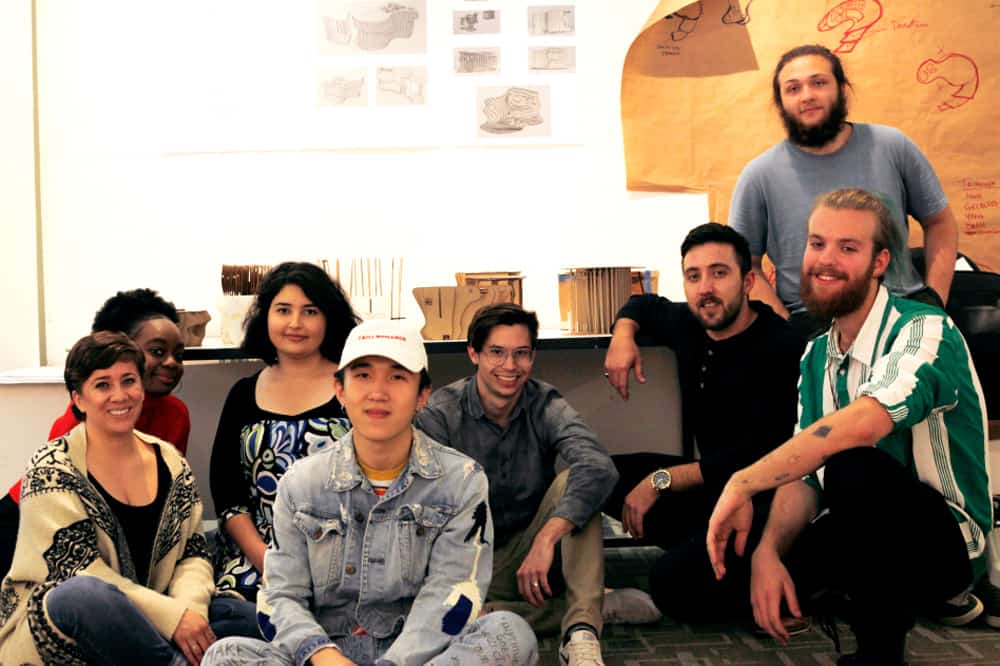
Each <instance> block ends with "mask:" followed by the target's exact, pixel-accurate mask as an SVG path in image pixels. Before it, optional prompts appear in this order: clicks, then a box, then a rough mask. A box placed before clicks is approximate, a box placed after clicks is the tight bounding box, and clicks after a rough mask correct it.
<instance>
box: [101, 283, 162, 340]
mask: <svg viewBox="0 0 1000 666" xmlns="http://www.w3.org/2000/svg"><path fill="white" fill-rule="evenodd" d="M150 319H169V320H170V321H172V322H174V323H175V324H177V325H180V322H181V318H180V316H178V314H177V308H175V307H174V304H173V303H171V302H170V301H165V300H163V298H161V297H160V295H159V294H158V293H156V292H155V291H153V290H152V289H132V290H131V291H119V292H118V293H117V294H115V295H114V296H112V297H111V298H109V299H108V300H106V301H104V305H102V306H101V309H100V310H98V311H97V314H96V315H94V323H93V324H92V325H91V326H90V330H91V331H120V332H122V333H124V334H125V335H127V336H129V337H130V338H134V337H135V336H136V334H137V333H138V332H139V328H140V327H141V326H142V324H143V323H145V322H147V321H149V320H150Z"/></svg>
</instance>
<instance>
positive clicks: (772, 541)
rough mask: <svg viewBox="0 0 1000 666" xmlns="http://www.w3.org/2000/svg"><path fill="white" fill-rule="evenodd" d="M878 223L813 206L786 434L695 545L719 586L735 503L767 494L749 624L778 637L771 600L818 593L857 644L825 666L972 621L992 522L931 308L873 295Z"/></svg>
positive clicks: (968, 406) (971, 414)
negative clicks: (793, 407) (835, 606)
mask: <svg viewBox="0 0 1000 666" xmlns="http://www.w3.org/2000/svg"><path fill="white" fill-rule="evenodd" d="M891 215H892V214H891V213H890V211H889V210H888V209H887V208H886V206H885V205H884V204H883V203H882V201H881V199H880V198H879V197H877V196H875V195H873V194H871V193H869V192H865V191H863V190H851V189H845V190H837V191H834V192H830V193H829V194H826V195H824V196H822V197H821V198H820V199H819V200H818V202H817V204H816V208H815V209H814V210H813V212H812V214H811V215H810V217H809V241H808V244H807V247H806V252H805V256H804V258H803V261H802V298H803V300H804V301H805V303H806V305H807V307H808V308H809V310H810V312H812V313H814V314H816V315H821V316H825V317H830V318H832V320H833V325H832V327H831V329H830V331H829V332H827V333H825V334H823V335H820V336H819V337H818V338H816V339H815V340H813V341H812V342H811V343H810V344H809V346H808V347H807V348H806V352H805V355H804V356H803V358H802V379H801V382H800V386H799V410H800V418H799V427H798V431H797V433H796V435H795V436H794V437H792V438H791V439H790V440H789V441H788V442H786V443H785V444H783V445H782V446H780V447H779V448H777V449H775V450H774V451H772V452H771V453H769V454H767V455H766V456H765V457H764V458H762V459H761V460H759V461H758V462H756V463H754V464H753V465H751V466H750V467H747V468H746V469H743V470H740V471H738V472H736V473H735V474H733V476H732V478H731V479H730V480H729V483H728V484H726V488H725V490H724V491H723V493H722V495H721V497H720V498H719V502H718V504H717V505H716V507H715V511H714V512H713V514H712V517H711V519H710V521H709V529H708V537H707V543H708V549H709V554H710V557H711V559H712V564H713V566H714V567H715V569H716V573H717V575H718V576H719V577H720V578H721V577H722V576H723V575H724V574H725V573H726V571H727V569H728V567H727V566H726V562H725V560H724V557H723V554H724V552H725V550H726V544H727V542H728V540H729V536H730V535H731V534H732V533H733V532H734V531H735V550H736V552H737V553H739V554H742V553H743V552H744V547H745V543H746V539H747V533H748V531H749V528H750V525H751V518H752V514H753V509H752V508H751V507H752V505H751V502H750V499H751V497H752V496H753V495H754V494H755V493H759V492H761V491H764V490H768V489H771V488H776V487H777V488H778V491H777V493H776V495H775V498H774V502H773V504H772V507H771V513H770V516H769V517H768V520H767V526H766V527H765V529H764V534H763V536H762V537H761V539H760V544H759V545H758V546H757V548H756V550H754V553H753V559H752V578H751V581H752V584H751V598H752V601H753V607H754V617H755V619H756V620H757V623H758V624H759V625H760V626H761V627H763V628H764V629H766V630H767V631H768V633H770V634H771V635H772V636H774V637H775V638H777V639H778V640H781V641H786V640H787V639H788V634H787V632H786V631H785V629H784V627H783V626H782V624H781V622H780V617H781V613H782V605H783V603H784V604H787V608H788V610H790V611H791V613H792V614H793V615H799V614H800V612H801V610H800V609H801V605H800V601H801V602H807V601H809V600H810V598H811V597H812V596H813V594H814V593H816V592H818V591H823V590H826V591H828V592H832V593H833V594H828V595H827V598H828V599H830V598H838V599H841V600H842V601H843V606H842V608H840V609H839V611H838V612H837V614H840V615H842V616H843V617H844V619H846V620H847V621H848V622H849V624H850V626H851V629H852V630H853V631H854V634H855V636H856V638H857V645H858V648H857V652H856V653H855V654H852V655H847V656H845V657H843V658H841V659H840V661H838V663H839V664H880V665H881V664H893V665H898V664H902V663H903V654H904V647H905V642H906V634H907V633H908V632H909V630H910V629H911V628H912V627H913V625H914V622H915V617H916V612H917V610H918V609H922V608H928V607H933V606H937V607H940V610H939V612H938V614H939V616H942V615H943V616H949V617H950V618H951V620H953V622H951V623H952V624H960V623H962V622H965V621H969V620H970V619H971V618H974V617H975V616H976V615H977V614H978V613H979V612H981V611H982V604H981V602H979V600H978V599H976V598H975V597H973V596H972V595H969V594H967V591H968V589H969V588H970V587H971V585H972V584H973V582H974V581H975V580H976V579H977V578H978V577H979V576H981V575H982V574H983V572H984V571H985V569H986V561H985V560H986V558H985V557H984V551H985V547H986V537H987V535H988V533H989V531H990V528H991V525H992V523H993V520H992V502H991V499H990V493H989V472H988V468H987V455H988V452H987V442H986V436H985V433H986V418H985V409H984V400H983V394H982V390H981V389H980V387H979V379H978V378H977V377H976V372H975V369H974V368H973V366H972V361H971V359H970V357H969V351H968V347H967V346H966V345H965V340H963V339H962V335H961V333H959V331H958V329H957V328H955V325H954V323H953V322H952V321H951V320H950V319H948V317H947V316H946V315H945V314H944V312H942V311H941V310H940V309H939V308H936V307H932V306H928V305H925V304H923V303H917V302H915V301H912V300H906V299H901V298H899V297H897V296H894V295H893V294H891V293H890V292H889V290H888V289H886V288H885V287H884V286H883V285H882V284H881V281H882V276H883V275H884V274H885V271H886V269H887V268H888V266H889V265H890V263H891V262H892V261H895V260H896V259H895V258H894V257H892V256H891V254H890V250H889V248H891V247H895V245H894V244H893V234H894V233H895V229H896V227H895V225H894V222H893V219H892V216H891ZM806 475H808V477H807V478H805V479H803V477H804V476H806ZM779 486H780V487H779ZM821 510H822V511H823V512H824V513H823V515H822V516H821V517H820V518H818V519H817V520H815V521H813V519H814V518H816V516H818V515H819V513H820V511H821ZM837 649H838V651H839V642H837Z"/></svg>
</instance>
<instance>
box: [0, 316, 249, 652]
mask: <svg viewBox="0 0 1000 666" xmlns="http://www.w3.org/2000/svg"><path fill="white" fill-rule="evenodd" d="M144 369H145V353H144V351H143V350H142V349H140V348H139V346H138V345H136V343H135V342H134V341H132V340H131V339H130V338H129V337H128V336H126V335H125V334H124V333H112V332H110V331H98V332H97V333H93V334H91V335H88V336H86V337H84V338H82V339H81V340H80V341H78V342H77V343H76V344H75V345H74V346H73V348H72V349H71V350H70V353H69V356H68V357H67V360H66V369H65V371H64V378H65V381H66V388H67V390H68V391H69V394H70V397H71V398H72V400H73V407H74V409H75V410H76V412H77V413H78V414H79V418H80V420H81V423H80V424H78V425H77V426H76V427H74V428H73V429H72V430H71V431H70V432H69V433H68V434H66V435H65V436H62V437H58V438H56V439H53V440H52V441H50V442H48V443H47V444H45V445H44V446H43V447H42V448H41V449H39V450H38V451H37V452H36V453H35V455H34V456H33V457H32V460H31V463H30V464H29V466H28V471H27V473H26V474H25V477H24V483H23V488H22V494H21V499H22V504H23V506H24V508H25V512H24V519H23V520H22V522H21V526H20V531H19V532H18V538H17V546H16V549H15V552H14V559H13V562H12V564H11V569H10V572H9V575H8V576H7V578H6V579H5V580H4V582H3V590H4V593H3V607H2V613H0V662H2V663H58V664H78V663H84V662H86V663H115V664H126V663H179V662H181V661H184V660H187V661H188V662H190V663H198V661H199V660H200V659H201V655H202V654H203V653H204V651H205V650H207V649H208V647H209V646H210V645H211V644H212V643H213V642H214V641H215V640H216V638H217V637H222V636H229V635H248V634H252V633H254V632H255V621H254V607H253V605H252V604H249V603H246V602H240V601H238V600H234V599H223V598H216V599H214V600H213V599H212V598H211V597H212V591H213V589H212V588H213V586H212V570H211V565H210V563H209V561H208V551H207V548H206V546H205V538H204V537H203V536H202V534H201V513H202V508H201V501H200V500H199V499H198V493H197V491H196V489H195V484H194V477H193V475H192V474H191V469H190V468H189V467H188V465H187V462H186V461H185V460H184V458H183V457H182V456H181V455H180V454H179V453H178V452H177V450H176V449H175V448H174V447H172V446H170V445H169V444H168V443H166V442H164V441H163V440H161V439H158V438H157V437H154V436H152V435H147V434H145V433H142V432H139V431H137V430H135V429H134V427H135V424H136V421H137V420H138V418H139V414H140V410H141V408H142V404H143V397H144V391H143V387H142V377H143V371H144ZM165 516H171V517H172V518H173V519H170V520H167V519H165V518H164V517H165Z"/></svg>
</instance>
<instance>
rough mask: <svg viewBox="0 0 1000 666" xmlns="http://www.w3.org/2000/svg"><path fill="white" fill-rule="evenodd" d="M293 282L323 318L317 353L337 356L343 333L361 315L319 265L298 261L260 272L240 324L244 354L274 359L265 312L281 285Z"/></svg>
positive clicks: (329, 357)
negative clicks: (247, 308)
mask: <svg viewBox="0 0 1000 666" xmlns="http://www.w3.org/2000/svg"><path fill="white" fill-rule="evenodd" d="M289 284H294V285H296V286H298V287H299V288H300V289H302V291H303V292H305V295H306V296H307V297H308V298H309V300H310V301H312V303H313V305H315V306H316V307H318V308H319V309H320V312H322V313H323V316H324V317H325V318H326V335H325V336H324V337H323V343H322V344H321V345H320V347H319V353H320V354H322V355H323V357H324V358H326V359H327V360H329V361H333V362H334V363H336V362H338V361H339V360H340V352H341V351H343V349H344V342H345V341H346V340H347V334H348V333H350V332H351V330H352V329H353V328H354V327H355V326H357V325H358V324H359V323H360V322H361V319H360V318H359V317H358V315H356V314H355V313H354V309H353V308H352V307H351V303H350V301H349V300H347V295H346V294H344V290H343V289H341V287H340V285H339V284H337V283H336V282H335V281H334V280H333V279H332V278H331V277H330V276H329V275H327V274H326V271H324V270H323V269H322V268H320V267H319V266H316V265H315V264H310V263H307V262H302V261H286V262H285V263H283V264H278V265H277V266H275V267H274V268H272V269H271V270H270V271H268V273H267V275H265V276H264V279H263V280H262V281H261V283H260V287H259V288H258V290H257V298H255V299H254V301H253V305H251V306H250V309H249V310H248V311H247V316H246V319H245V320H244V321H243V327H244V329H246V335H244V336H243V344H241V345H240V349H242V350H243V353H245V354H246V355H247V356H251V357H254V358H259V359H261V360H262V361H264V362H265V363H267V364H268V365H274V364H275V363H277V362H278V351H277V350H276V349H275V348H274V343H273V342H271V338H270V336H269V335H268V334H267V313H268V311H269V310H270V309H271V303H272V301H274V297H275V296H277V295H278V292H279V291H281V290H282V288H284V287H285V285H289Z"/></svg>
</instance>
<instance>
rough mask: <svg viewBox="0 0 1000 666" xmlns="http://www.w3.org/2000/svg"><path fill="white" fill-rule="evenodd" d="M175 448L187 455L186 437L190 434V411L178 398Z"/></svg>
mask: <svg viewBox="0 0 1000 666" xmlns="http://www.w3.org/2000/svg"><path fill="white" fill-rule="evenodd" d="M176 400H177V426H178V427H177V431H178V432H177V442H176V444H175V446H177V450H178V451H180V452H181V455H183V456H187V448H188V437H190V436H191V412H189V411H188V407H187V405H185V404H184V401H183V400H181V399H180V398H177V399H176Z"/></svg>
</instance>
